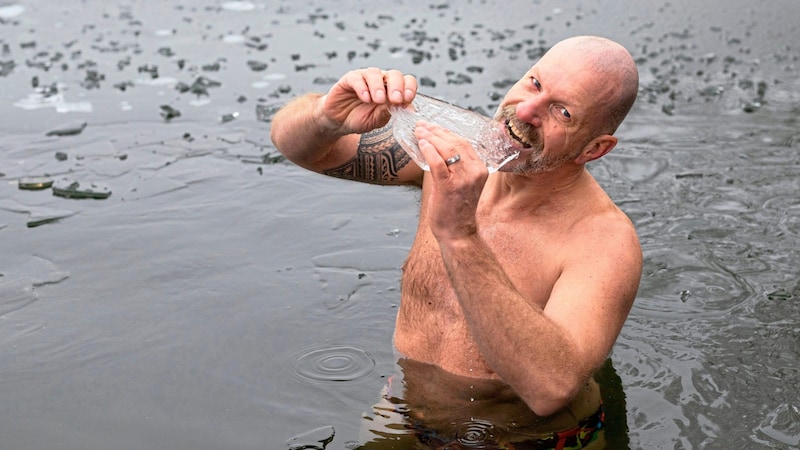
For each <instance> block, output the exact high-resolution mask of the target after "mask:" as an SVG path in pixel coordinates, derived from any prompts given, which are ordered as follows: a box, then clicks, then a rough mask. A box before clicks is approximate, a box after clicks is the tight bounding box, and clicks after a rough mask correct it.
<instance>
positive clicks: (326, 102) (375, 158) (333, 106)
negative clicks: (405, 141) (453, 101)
mask: <svg viewBox="0 0 800 450" xmlns="http://www.w3.org/2000/svg"><path fill="white" fill-rule="evenodd" d="M416 92H417V81H416V79H415V78H414V77H413V76H411V75H403V74H402V73H400V72H398V71H396V70H392V71H384V70H380V69H376V68H369V69H361V70H354V71H351V72H348V73H346V74H345V75H344V76H343V77H342V78H341V79H339V81H338V82H336V84H335V85H334V86H333V87H331V89H330V90H329V91H328V93H327V94H324V95H323V94H315V93H312V94H306V95H304V96H301V97H298V98H296V99H294V100H292V101H291V102H289V103H288V104H287V105H286V106H284V107H283V108H282V109H281V110H280V111H278V113H277V114H276V115H275V117H274V118H273V120H272V129H271V138H272V142H273V143H274V144H275V146H276V147H277V148H278V150H280V151H281V153H283V154H284V155H285V156H286V157H287V158H288V159H289V160H290V161H292V162H294V163H296V164H297V165H299V166H301V167H304V168H306V169H309V170H312V171H315V172H318V173H322V174H325V175H330V176H335V177H339V178H345V179H351V180H356V181H364V182H369V183H376V184H420V183H421V180H422V169H420V168H419V167H418V166H417V165H416V164H409V162H411V159H410V157H409V156H408V155H407V154H406V152H405V151H404V150H403V149H402V148H401V147H400V145H398V144H397V142H395V140H394V138H393V136H392V133H391V129H389V128H387V127H385V125H386V124H387V123H388V121H389V118H390V115H389V111H388V105H389V104H404V103H409V102H410V101H411V100H413V98H414V96H415V95H416Z"/></svg>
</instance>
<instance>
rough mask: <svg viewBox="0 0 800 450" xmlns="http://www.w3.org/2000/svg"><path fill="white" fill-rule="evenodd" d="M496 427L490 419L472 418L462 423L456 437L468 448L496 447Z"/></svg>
mask: <svg viewBox="0 0 800 450" xmlns="http://www.w3.org/2000/svg"><path fill="white" fill-rule="evenodd" d="M494 429H495V426H494V424H493V423H491V422H489V421H486V420H479V419H472V420H470V421H468V422H464V423H463V424H461V427H460V428H459V430H458V431H457V432H456V439H457V440H458V442H459V444H461V445H463V446H465V447H467V448H496V447H495V445H496V442H495V435H494Z"/></svg>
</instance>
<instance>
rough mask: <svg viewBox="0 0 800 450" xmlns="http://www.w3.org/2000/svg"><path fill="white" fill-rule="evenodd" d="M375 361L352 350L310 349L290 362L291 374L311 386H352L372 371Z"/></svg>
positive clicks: (364, 354) (363, 353) (343, 348)
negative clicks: (311, 383)
mask: <svg viewBox="0 0 800 450" xmlns="http://www.w3.org/2000/svg"><path fill="white" fill-rule="evenodd" d="M375 365H376V363H375V358H374V357H373V356H372V354H370V353H369V352H368V351H367V350H365V349H363V348H359V347H354V346H346V345H342V346H336V347H324V348H314V349H307V350H304V351H302V352H301V353H300V354H299V355H298V356H297V357H296V359H295V361H294V367H293V374H294V375H295V376H297V377H298V378H300V379H302V380H304V381H310V382H314V383H332V382H353V381H357V380H360V379H363V378H365V377H367V376H369V375H370V374H371V373H372V372H373V371H374V370H375Z"/></svg>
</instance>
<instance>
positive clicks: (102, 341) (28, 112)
mask: <svg viewBox="0 0 800 450" xmlns="http://www.w3.org/2000/svg"><path fill="white" fill-rule="evenodd" d="M798 13H800V3H798V2H797V1H796V0H770V1H764V2H746V1H744V0H733V1H724V2H723V1H720V0H718V1H707V2H701V1H689V0H671V1H652V2H651V1H640V0H623V1H611V0H598V1H592V2H589V1H573V2H557V1H555V0H541V1H527V2H523V1H517V0H510V1H488V0H486V1H466V2H448V1H441V2H434V3H427V2H411V1H391V2H389V1H372V2H363V3H362V2H354V1H339V2H324V1H318V2H287V1H261V2H259V1H254V2H252V3H251V2H218V1H212V0H179V1H176V2H170V4H168V3H167V2H155V1H145V0H139V1H135V0H129V1H124V0H123V1H117V2H101V1H98V0H84V1H78V0H64V1H59V2H54V1H45V0H22V1H20V2H19V3H14V2H13V1H12V2H8V1H5V2H4V1H2V0H0V118H2V121H1V122H0V275H2V276H0V405H1V406H0V448H2V449H55V448H58V449H84V450H85V449H109V448H114V449H157V448H163V449H167V448H169V449H222V448H225V449H251V448H252V449H256V448H259V449H281V448H287V447H288V444H287V441H288V440H289V439H291V438H292V437H294V436H298V435H303V434H305V433H308V432H311V431H312V430H317V431H316V432H314V433H317V434H314V433H312V434H311V437H308V436H306V437H303V438H301V439H304V438H307V439H313V438H315V437H316V436H317V435H319V434H320V433H322V435H323V437H326V433H328V430H331V429H332V430H335V435H334V436H333V439H332V440H331V442H330V443H329V444H328V445H327V448H328V449H343V448H347V447H348V446H350V445H351V444H352V442H353V441H355V440H356V439H357V436H358V431H359V427H360V422H361V416H362V414H363V413H364V412H366V411H368V410H369V409H370V407H371V405H372V404H373V403H375V402H376V401H377V399H378V398H379V394H380V390H381V388H382V387H383V385H384V384H385V383H386V377H387V376H388V374H391V373H394V372H395V371H396V360H395V355H394V353H393V350H392V346H391V336H392V327H393V324H394V314H395V311H396V308H397V304H398V301H399V291H398V289H399V277H400V265H401V264H402V261H403V259H404V258H405V254H406V251H407V249H408V248H409V245H410V242H411V239H412V238H413V235H414V231H415V226H416V214H417V213H416V208H417V193H416V191H415V190H413V189H407V188H391V187H376V186H367V185H359V184H357V183H350V182H345V181H341V180H334V179H328V178H325V177H322V176H318V175H315V174H312V173H309V172H306V171H303V170H301V169H299V168H297V167H295V166H293V165H292V164H289V163H287V162H285V161H283V160H282V159H281V158H280V156H279V155H278V154H277V153H276V151H275V149H274V148H273V147H272V145H271V142H270V141H269V127H270V123H269V118H270V114H271V112H272V111H274V108H275V107H277V106H280V105H281V104H282V103H283V102H285V101H286V100H288V99H289V98H291V97H293V96H295V95H298V94H301V93H304V92H307V91H309V90H316V91H324V90H326V89H327V88H328V87H329V86H330V84H331V83H332V82H333V81H334V80H335V79H336V78H338V76H339V75H340V74H342V73H343V72H345V71H347V70H349V69H352V68H356V67H363V66H380V67H394V68H399V69H401V70H403V71H406V72H410V73H414V74H416V75H417V76H418V77H420V80H422V82H423V87H422V89H421V91H422V92H425V93H427V94H430V95H434V96H437V97H441V98H445V99H447V100H449V101H451V102H454V103H457V104H459V105H461V106H465V107H469V108H473V109H477V110H482V111H485V112H491V111H493V110H494V106H495V105H496V104H497V102H498V100H499V98H500V97H501V96H502V94H503V93H504V92H505V90H506V88H507V87H508V85H509V84H510V83H511V82H512V81H515V80H516V79H517V78H518V77H519V76H520V75H521V74H522V73H523V72H524V71H525V70H526V69H527V68H528V67H529V66H530V65H531V64H533V62H535V60H536V59H537V58H538V57H539V56H540V55H541V53H542V52H543V50H545V49H546V48H548V47H549V46H551V45H553V44H554V43H555V42H557V41H558V40H560V39H562V38H564V37H567V36H570V35H576V34H601V35H604V36H608V37H610V38H613V39H615V40H617V41H619V42H621V43H622V44H623V45H625V46H626V47H628V48H629V49H630V51H631V52H632V54H633V55H634V57H635V58H637V61H638V63H639V67H640V73H641V93H640V97H639V101H638V103H637V104H636V105H635V107H634V109H633V111H632V113H631V115H630V116H629V118H628V119H627V121H626V123H625V124H624V125H623V127H622V128H621V129H620V131H619V133H618V134H619V137H620V141H621V143H620V145H619V146H618V147H617V148H616V149H615V150H614V151H613V152H612V153H611V154H609V155H608V156H607V157H605V158H603V159H602V160H601V161H598V162H596V163H595V164H594V165H592V166H591V171H592V172H593V173H594V174H595V176H596V177H597V178H598V179H599V181H600V182H601V184H603V185H604V186H605V187H606V188H607V190H608V191H609V193H610V194H611V196H612V198H614V199H615V201H616V202H617V203H618V204H619V205H620V206H621V207H622V208H623V209H624V210H625V211H626V212H627V213H628V214H629V215H630V217H631V218H632V219H633V220H634V222H635V224H636V226H637V228H638V230H639V233H640V236H641V240H642V244H643V248H644V255H645V267H644V274H643V278H642V283H641V289H640V292H639V296H638V299H637V302H636V305H635V306H634V309H633V312H632V314H631V316H630V318H629V320H628V322H627V323H626V326H625V328H624V330H623V332H622V335H621V336H620V338H619V340H618V342H617V345H616V346H615V348H614V351H613V354H612V357H611V360H612V362H613V372H614V374H613V375H614V376H615V377H617V378H616V379H617V382H618V385H619V386H618V391H619V393H621V395H618V397H617V401H618V402H617V404H616V406H617V407H621V408H622V409H621V412H620V413H618V414H617V415H616V417H615V421H616V425H615V426H616V429H617V431H616V432H617V434H619V435H621V436H622V438H620V439H619V440H618V443H617V444H615V445H616V446H618V447H619V448H624V447H629V448H633V449H666V448H669V449H673V448H675V449H695V448H698V449H699V448H708V449H730V448H741V449H762V448H764V449H767V448H778V449H797V448H800V389H798V386H800V342H799V341H798V338H800V324H798V317H800V302H798V300H799V297H800V277H798V267H800V252H798V248H800V245H799V243H800V195H799V194H798V192H800V178H799V177H798V175H800V155H799V154H798V149H800V128H798V118H800V106H798V105H799V104H800V82H798V72H799V70H798V64H799V63H800V62H799V61H798V57H799V56H800V52H799V51H798V46H800V30H798V22H797V17H798V16H799V14H798ZM178 114H179V115H178ZM84 124H85V126H84ZM31 177H47V178H46V180H50V181H54V182H55V183H56V185H57V187H58V186H60V187H62V188H63V187H64V186H67V187H69V185H71V184H74V183H75V182H78V183H79V185H80V186H81V187H86V186H90V187H91V186H92V185H93V184H94V186H95V188H94V189H95V192H98V191H99V192H100V193H103V192H105V193H107V192H108V191H110V192H111V195H110V196H108V197H107V198H105V199H78V198H69V197H64V196H57V195H54V192H55V191H54V190H53V189H52V188H47V189H41V190H32V189H21V188H22V187H35V186H33V185H31V186H28V185H27V183H29V182H36V181H37V180H30V178H31ZM103 189H105V190H103ZM60 192H63V191H60ZM330 427H332V428H330ZM320 429H321V430H320ZM329 436H330V433H328V435H327V437H329Z"/></svg>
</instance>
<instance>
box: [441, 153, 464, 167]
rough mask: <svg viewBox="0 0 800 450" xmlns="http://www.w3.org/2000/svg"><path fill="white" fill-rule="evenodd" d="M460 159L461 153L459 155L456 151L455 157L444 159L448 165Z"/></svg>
mask: <svg viewBox="0 0 800 450" xmlns="http://www.w3.org/2000/svg"><path fill="white" fill-rule="evenodd" d="M459 161H461V155H459V154H458V153H456V154H455V155H453V157H452V158H447V159H445V160H444V163H445V164H446V165H448V166H452V165H453V164H455V163H457V162H459Z"/></svg>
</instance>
